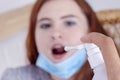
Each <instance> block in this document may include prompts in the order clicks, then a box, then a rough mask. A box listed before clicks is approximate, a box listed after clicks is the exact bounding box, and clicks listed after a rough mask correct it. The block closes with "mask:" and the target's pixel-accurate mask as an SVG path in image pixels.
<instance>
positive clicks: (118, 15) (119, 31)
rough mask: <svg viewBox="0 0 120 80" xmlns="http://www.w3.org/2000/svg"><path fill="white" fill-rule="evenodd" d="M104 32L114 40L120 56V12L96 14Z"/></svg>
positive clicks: (112, 11) (109, 11)
mask: <svg viewBox="0 0 120 80" xmlns="http://www.w3.org/2000/svg"><path fill="white" fill-rule="evenodd" d="M96 15H97V17H98V19H99V21H100V23H101V24H102V26H103V28H104V30H105V31H106V32H107V33H108V35H109V36H110V37H112V38H113V40H114V42H115V44H116V47H117V49H118V52H119V55H120V10H104V11H99V12H96Z"/></svg>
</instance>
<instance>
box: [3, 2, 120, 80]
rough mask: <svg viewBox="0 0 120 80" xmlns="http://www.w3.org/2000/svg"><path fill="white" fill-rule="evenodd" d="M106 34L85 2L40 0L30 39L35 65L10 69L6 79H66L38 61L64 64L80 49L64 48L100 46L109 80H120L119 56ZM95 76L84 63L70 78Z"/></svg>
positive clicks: (30, 54)
mask: <svg viewBox="0 0 120 80" xmlns="http://www.w3.org/2000/svg"><path fill="white" fill-rule="evenodd" d="M101 33H102V34H101ZM103 34H104V35H103ZM105 35H107V34H106V33H105V31H104V30H103V29H102V27H101V25H100V24H99V22H98V20H97V18H96V16H95V13H94V12H93V11H92V9H91V8H90V6H89V5H88V4H87V3H86V2H85V1H84V0H38V1H37V2H36V4H35V5H34V8H33V11H32V14H31V19H30V28H29V32H28V37H27V55H28V59H29V61H30V64H31V65H29V66H25V67H21V68H17V69H12V70H7V71H6V72H5V74H4V76H3V79H2V80H64V79H63V78H61V76H56V75H57V73H56V74H52V72H53V71H52V72H50V73H49V71H48V72H47V70H46V69H44V68H41V65H39V64H37V61H38V63H39V60H38V59H39V58H40V57H41V56H44V57H46V58H47V59H48V60H49V61H51V62H52V63H54V64H57V63H61V62H64V61H66V60H67V59H68V58H70V57H71V56H73V55H74V54H75V53H76V50H72V51H69V52H65V51H64V47H65V46H75V45H80V44H82V43H95V44H96V45H97V46H99V47H100V49H101V52H102V55H103V58H104V60H105V64H106V68H107V75H108V79H109V80H113V79H114V80H119V77H118V76H117V74H116V73H120V72H119V67H120V63H119V57H118V55H117V51H116V48H115V46H114V42H113V41H112V39H111V38H109V37H107V36H105ZM111 53H114V54H111ZM39 55H40V56H39ZM113 56H114V57H113ZM76 58H77V57H76ZM42 59H43V60H44V59H45V58H43V57H42ZM111 59H112V60H111ZM109 60H111V63H110V62H109ZM45 63H46V62H45ZM46 64H47V63H46ZM36 65H37V66H36ZM43 65H44V63H43ZM63 66H64V65H63ZM71 66H72V64H71ZM48 67H50V66H48ZM50 69H51V68H50ZM53 73H54V72H53ZM70 73H71V71H70ZM113 73H114V74H113ZM68 74H69V73H68ZM63 76H64V75H63ZM93 76H94V74H93V71H92V69H91V68H90V66H89V63H88V62H86V61H85V60H84V62H83V63H82V64H81V66H80V67H79V70H78V71H76V72H75V73H74V74H72V75H71V76H70V77H68V78H67V79H68V80H92V78H93ZM114 76H116V77H114ZM113 77H114V78H113ZM115 78H116V79H115Z"/></svg>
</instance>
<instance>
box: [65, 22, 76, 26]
mask: <svg viewBox="0 0 120 80" xmlns="http://www.w3.org/2000/svg"><path fill="white" fill-rule="evenodd" d="M65 25H66V26H74V25H76V22H75V21H66V22H65Z"/></svg>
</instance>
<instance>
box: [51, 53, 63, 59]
mask: <svg viewBox="0 0 120 80" xmlns="http://www.w3.org/2000/svg"><path fill="white" fill-rule="evenodd" d="M64 56H65V54H60V55H53V57H54V59H56V60H61V59H63V57H64Z"/></svg>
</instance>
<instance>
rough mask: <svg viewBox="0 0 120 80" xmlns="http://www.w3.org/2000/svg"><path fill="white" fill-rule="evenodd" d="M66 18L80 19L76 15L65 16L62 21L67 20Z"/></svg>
mask: <svg viewBox="0 0 120 80" xmlns="http://www.w3.org/2000/svg"><path fill="white" fill-rule="evenodd" d="M65 18H78V17H77V16H75V15H65V16H62V17H61V19H65Z"/></svg>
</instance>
